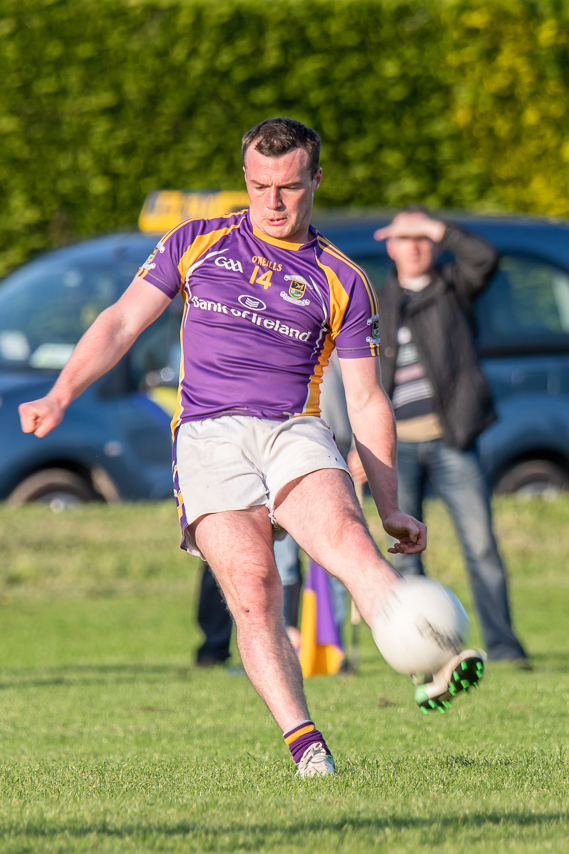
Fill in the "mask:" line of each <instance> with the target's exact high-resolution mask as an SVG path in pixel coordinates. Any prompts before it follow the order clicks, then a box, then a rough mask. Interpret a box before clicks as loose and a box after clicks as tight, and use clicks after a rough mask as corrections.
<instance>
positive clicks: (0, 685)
mask: <svg viewBox="0 0 569 854" xmlns="http://www.w3.org/2000/svg"><path fill="white" fill-rule="evenodd" d="M199 672H200V671H198V669H197V668H195V667H192V666H190V665H188V666H184V665H174V664H93V665H70V666H68V667H57V668H44V667H42V668H41V669H40V668H38V669H37V670H36V669H34V668H22V669H15V670H10V671H9V674H7V673H6V674H3V675H2V674H0V691H8V690H11V689H14V688H50V687H53V686H60V685H69V686H72V685H73V686H77V685H109V684H113V685H116V684H125V683H127V684H128V683H133V682H138V681H140V680H144V681H145V682H161V683H164V681H168V682H180V681H185V680H187V679H189V678H190V677H191V676H192V675H197V674H198V673H199Z"/></svg>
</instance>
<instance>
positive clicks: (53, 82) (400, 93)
mask: <svg viewBox="0 0 569 854" xmlns="http://www.w3.org/2000/svg"><path fill="white" fill-rule="evenodd" d="M568 23H569V11H568V7H567V3H566V2H557V3H556V2H553V0H552V2H547V0H543V2H539V3H530V2H522V0H478V2H477V0H456V1H455V2H452V0H431V2H428V3H425V2H421V0H402V1H401V2H397V0H272V2H266V0H130V2H129V0H3V3H2V6H1V8H0V80H1V84H0V187H1V188H2V198H1V201H0V239H1V246H0V268H1V269H6V268H7V267H9V266H11V265H13V264H15V263H17V262H19V261H20V260H22V259H23V258H25V257H26V256H27V255H29V254H30V253H31V252H33V251H36V250H38V249H41V248H43V247H46V246H50V245H54V244H57V243H60V242H62V241H65V240H69V239H73V238H75V237H76V236H79V235H85V234H91V233H93V232H97V231H101V230H107V229H115V228H118V227H122V226H129V225H132V224H133V223H135V221H136V218H137V215H138V212H139V210H140V207H141V204H142V201H143V199H144V196H145V194H146V193H147V191H149V190H152V189H156V188H205V189H217V188H224V189H236V188H240V187H241V186H242V178H241V171H240V156H239V142H240V137H241V135H242V134H243V132H244V131H245V130H247V129H248V128H249V127H250V126H252V125H253V124H255V123H256V122H257V121H260V120H261V119H263V118H266V117H268V116H271V115H283V114H284V115H290V116H294V117H295V118H299V119H301V120H303V121H305V122H307V123H309V124H310V125H312V126H313V127H315V128H316V129H317V130H318V132H319V133H320V134H321V135H322V138H323V166H324V169H325V180H324V183H323V186H322V188H321V190H320V191H319V203H320V204H321V205H327V206H330V205H374V206H378V205H388V206H396V205H399V204H402V203H406V202H409V201H416V200H421V201H423V202H425V203H427V204H429V205H433V206H436V207H463V208H464V207H468V208H473V207H474V208H479V209H480V208H485V209H488V208H493V209H512V210H513V209H516V210H525V211H534V212H539V213H549V214H557V215H568V214H569V134H568V133H567V130H568V129H569V118H568V116H567V104H568V97H567V96H568V89H569V80H568V76H569V49H568V33H569V29H568Z"/></svg>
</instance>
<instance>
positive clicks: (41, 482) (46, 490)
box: [8, 469, 100, 512]
mask: <svg viewBox="0 0 569 854" xmlns="http://www.w3.org/2000/svg"><path fill="white" fill-rule="evenodd" d="M97 500H99V501H100V496H99V495H97V493H96V492H95V490H94V489H93V488H92V487H91V486H90V484H89V483H87V481H86V480H85V479H84V478H82V477H81V476H80V475H78V474H75V472H72V471H67V469H44V470H43V471H38V472H36V473H35V474H32V475H30V476H29V477H27V478H26V479H25V480H23V481H22V482H21V483H20V484H19V485H18V486H17V487H16V489H15V490H14V491H13V492H12V494H11V495H9V496H8V502H9V503H10V504H15V505H22V504H29V503H30V502H31V501H41V502H42V503H43V504H49V506H50V508H51V509H52V510H53V511H55V512H60V511H61V510H67V509H68V508H69V507H73V506H75V505H76V504H84V503H85V502H86V501H97Z"/></svg>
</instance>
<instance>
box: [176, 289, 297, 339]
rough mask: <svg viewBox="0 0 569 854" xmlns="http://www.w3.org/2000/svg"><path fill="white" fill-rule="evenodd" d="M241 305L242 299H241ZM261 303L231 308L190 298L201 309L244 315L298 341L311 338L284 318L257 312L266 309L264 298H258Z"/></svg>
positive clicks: (236, 315)
mask: <svg viewBox="0 0 569 854" xmlns="http://www.w3.org/2000/svg"><path fill="white" fill-rule="evenodd" d="M239 302H240V303H241V305H243V303H242V302H241V299H239ZM256 302H258V303H259V305H258V306H257V307H256V310H255V311H253V310H249V309H242V308H229V306H227V305H223V303H221V302H213V300H206V299H200V298H199V297H196V296H193V297H191V298H190V303H191V305H192V306H193V308H197V309H200V311H214V312H216V313H218V314H227V315H231V316H232V317H242V318H243V319H244V320H248V321H249V322H250V323H253V324H254V325H255V326H260V327H262V328H263V329H271V330H273V331H274V332H278V333H279V335H285V336H286V337H287V338H294V339H296V340H297V341H309V340H310V332H301V331H300V329H296V328H295V327H294V326H291V325H290V324H289V323H283V322H282V320H277V319H275V320H273V318H271V317H263V316H262V315H260V314H257V312H258V311H264V309H266V305H265V303H264V302H262V300H256Z"/></svg>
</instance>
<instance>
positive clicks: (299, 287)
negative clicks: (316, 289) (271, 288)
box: [288, 279, 306, 299]
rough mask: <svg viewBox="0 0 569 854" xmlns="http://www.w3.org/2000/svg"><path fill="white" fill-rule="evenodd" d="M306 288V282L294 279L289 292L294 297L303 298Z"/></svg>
mask: <svg viewBox="0 0 569 854" xmlns="http://www.w3.org/2000/svg"><path fill="white" fill-rule="evenodd" d="M305 290H306V282H299V281H298V279H292V280H291V283H290V285H289V286H288V292H289V294H290V296H291V297H292V298H293V299H302V297H303V296H304V292H305Z"/></svg>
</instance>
